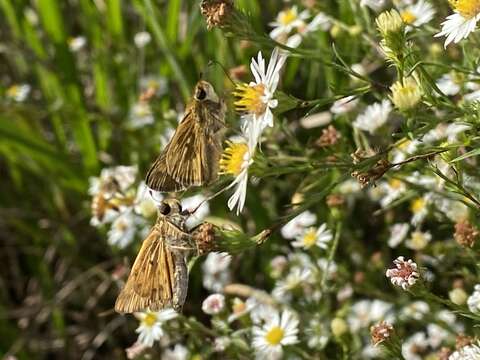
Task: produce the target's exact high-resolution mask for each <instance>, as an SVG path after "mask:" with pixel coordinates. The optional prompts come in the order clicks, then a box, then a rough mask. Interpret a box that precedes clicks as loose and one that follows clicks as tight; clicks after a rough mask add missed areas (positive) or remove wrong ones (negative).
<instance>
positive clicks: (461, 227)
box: [454, 220, 479, 248]
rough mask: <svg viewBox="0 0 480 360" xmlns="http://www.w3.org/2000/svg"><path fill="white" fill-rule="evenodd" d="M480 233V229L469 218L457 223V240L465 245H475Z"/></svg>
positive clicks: (455, 236)
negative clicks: (479, 230)
mask: <svg viewBox="0 0 480 360" xmlns="http://www.w3.org/2000/svg"><path fill="white" fill-rule="evenodd" d="M478 235H479V232H478V229H477V228H476V227H475V226H473V225H472V224H470V222H468V220H461V221H459V222H457V223H456V224H455V235H454V238H455V241H456V242H457V243H458V244H460V245H461V246H464V247H470V248H471V247H473V245H475V241H476V240H477V237H478Z"/></svg>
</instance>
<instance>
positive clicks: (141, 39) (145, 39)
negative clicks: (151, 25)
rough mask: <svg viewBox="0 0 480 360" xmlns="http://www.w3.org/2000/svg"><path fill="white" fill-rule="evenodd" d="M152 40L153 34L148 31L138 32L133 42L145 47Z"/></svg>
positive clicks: (137, 45) (138, 46) (139, 46)
mask: <svg viewBox="0 0 480 360" xmlns="http://www.w3.org/2000/svg"><path fill="white" fill-rule="evenodd" d="M151 40H152V36H151V35H150V33H148V32H146V31H141V32H138V33H136V34H135V35H134V36H133V42H134V43H135V46H136V47H137V48H139V49H141V48H143V47H145V46H146V45H147V44H148V43H149V42H150V41H151Z"/></svg>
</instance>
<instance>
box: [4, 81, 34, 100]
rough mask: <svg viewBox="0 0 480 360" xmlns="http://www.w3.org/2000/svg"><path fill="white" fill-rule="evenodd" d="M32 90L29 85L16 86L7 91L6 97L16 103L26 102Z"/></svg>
mask: <svg viewBox="0 0 480 360" xmlns="http://www.w3.org/2000/svg"><path fill="white" fill-rule="evenodd" d="M31 89H32V87H31V86H30V85H28V84H15V85H12V86H10V87H9V88H8V89H7V91H6V93H5V95H6V96H7V98H9V99H12V100H14V101H16V102H24V101H25V100H26V99H27V96H28V94H30V90H31Z"/></svg>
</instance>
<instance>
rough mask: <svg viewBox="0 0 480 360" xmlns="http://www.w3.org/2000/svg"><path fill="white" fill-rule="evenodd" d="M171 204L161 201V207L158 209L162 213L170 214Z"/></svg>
mask: <svg viewBox="0 0 480 360" xmlns="http://www.w3.org/2000/svg"><path fill="white" fill-rule="evenodd" d="M170 210H171V208H170V205H168V204H166V203H161V204H160V206H159V208H158V211H160V214H162V215H168V214H169V213H170Z"/></svg>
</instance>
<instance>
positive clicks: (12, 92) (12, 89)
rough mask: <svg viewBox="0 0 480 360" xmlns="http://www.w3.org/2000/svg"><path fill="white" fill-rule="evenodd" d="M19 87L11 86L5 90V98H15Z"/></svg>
mask: <svg viewBox="0 0 480 360" xmlns="http://www.w3.org/2000/svg"><path fill="white" fill-rule="evenodd" d="M19 90H20V87H19V86H18V85H12V86H10V87H9V88H8V89H7V96H9V97H16V96H17V94H18V92H19Z"/></svg>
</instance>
